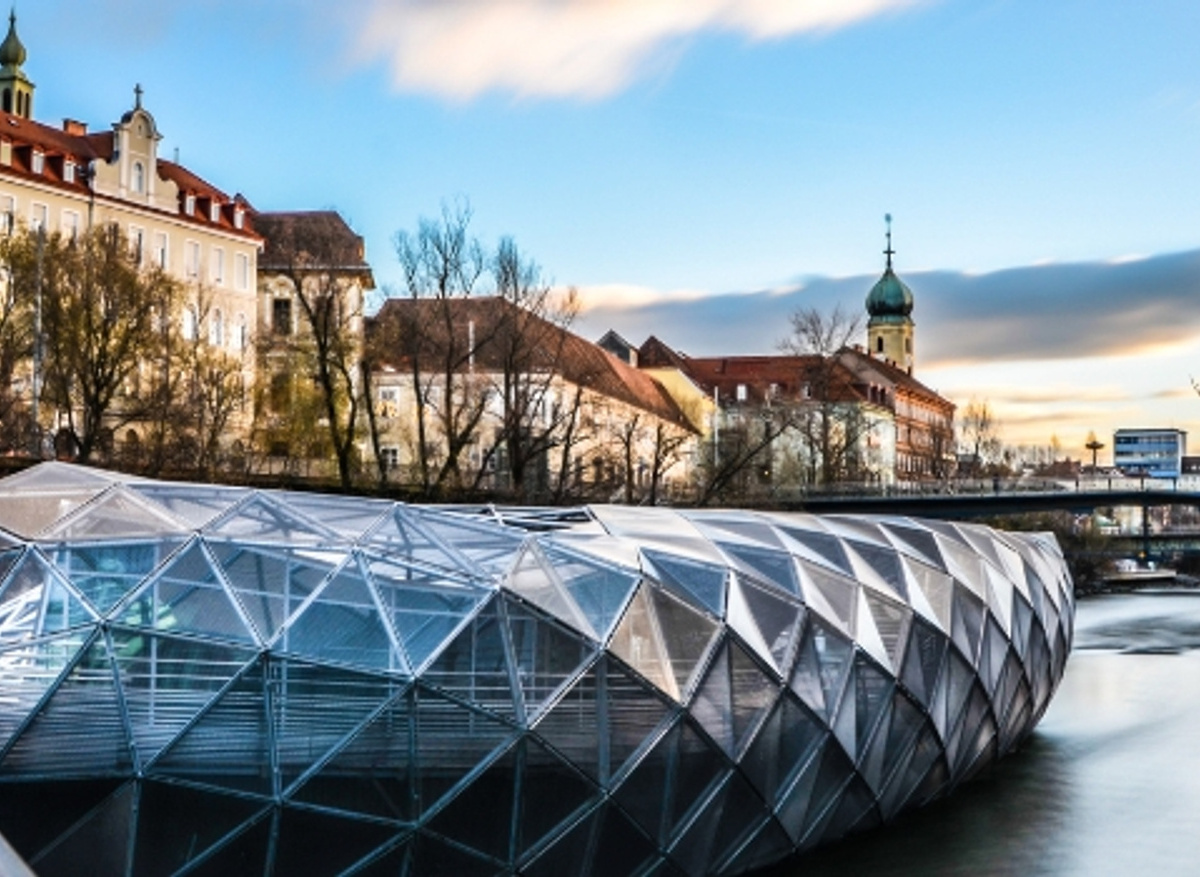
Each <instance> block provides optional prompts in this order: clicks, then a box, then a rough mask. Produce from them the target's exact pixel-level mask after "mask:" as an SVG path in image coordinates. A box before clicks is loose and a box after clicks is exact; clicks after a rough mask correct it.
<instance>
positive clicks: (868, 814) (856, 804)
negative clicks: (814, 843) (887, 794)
mask: <svg viewBox="0 0 1200 877" xmlns="http://www.w3.org/2000/svg"><path fill="white" fill-rule="evenodd" d="M878 823H879V816H878V812H877V811H876V810H875V797H874V795H872V794H871V790H870V789H869V788H868V787H867V785H866V783H864V782H863V780H862V779H861V778H859V777H855V778H854V779H852V780H851V781H850V783H849V784H848V785H847V786H846V788H845V790H844V791H843V792H842V796H841V798H840V800H839V801H838V804H837V809H836V810H835V811H834V812H833V815H832V816H831V817H830V818H829V819H828V820H827V821H826V822H825V825H824V827H823V828H822V830H821V843H828V842H830V841H833V840H837V839H838V838H840V837H843V836H845V835H847V834H849V833H850V832H852V831H861V830H863V829H864V828H869V827H870V826H871V825H877V824H878Z"/></svg>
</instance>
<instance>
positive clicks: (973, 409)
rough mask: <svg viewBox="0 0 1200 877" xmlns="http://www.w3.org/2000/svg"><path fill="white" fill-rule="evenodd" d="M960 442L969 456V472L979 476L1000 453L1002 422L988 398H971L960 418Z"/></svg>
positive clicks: (975, 476)
mask: <svg viewBox="0 0 1200 877" xmlns="http://www.w3.org/2000/svg"><path fill="white" fill-rule="evenodd" d="M958 430H959V444H960V446H961V447H962V449H963V453H964V454H965V455H966V456H967V467H968V469H967V472H966V473H965V474H967V475H969V476H970V477H972V478H977V477H979V475H980V474H982V473H983V471H984V470H985V467H986V466H987V465H988V464H990V463H992V462H994V461H995V460H996V458H997V457H998V456H999V454H1000V449H1001V441H1000V423H999V421H998V420H997V419H996V416H995V414H994V413H993V412H992V406H991V404H990V403H989V402H988V401H987V400H986V399H974V398H973V399H971V401H970V402H968V403H967V405H966V407H965V408H963V411H962V414H961V415H960V416H959V419H958Z"/></svg>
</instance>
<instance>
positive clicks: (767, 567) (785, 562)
mask: <svg viewBox="0 0 1200 877" xmlns="http://www.w3.org/2000/svg"><path fill="white" fill-rule="evenodd" d="M717 544H718V545H719V546H720V547H721V550H722V551H724V552H725V553H726V554H728V555H729V556H730V557H732V558H733V559H734V560H735V561H736V562H738V563H739V565H740V566H742V567H743V568H744V569H745V570H746V571H747V572H749V573H750V574H751V575H753V576H755V577H756V578H761V579H763V580H764V581H766V582H768V583H770V584H772V585H774V586H775V587H777V588H779V589H781V590H783V591H785V592H787V593H788V594H791V595H792V596H794V597H799V596H800V582H799V580H798V579H797V578H796V569H795V567H794V565H793V562H792V556H791V555H790V554H788V553H787V552H786V551H781V550H776V549H771V548H759V547H757V546H753V545H741V544H738V543H735V542H718V543H717Z"/></svg>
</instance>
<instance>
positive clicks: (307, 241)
mask: <svg viewBox="0 0 1200 877" xmlns="http://www.w3.org/2000/svg"><path fill="white" fill-rule="evenodd" d="M254 227H255V228H256V229H257V230H258V232H259V233H260V234H261V235H262V236H263V239H264V241H265V246H264V248H263V252H262V255H261V256H260V257H259V259H258V267H259V269H261V270H266V271H272V270H274V271H279V270H282V269H285V268H288V267H290V265H291V262H292V260H293V259H294V258H295V257H297V256H306V257H308V258H309V259H311V260H313V261H315V262H317V263H320V264H322V265H324V266H328V267H332V268H334V269H339V270H344V271H352V272H366V273H367V274H368V275H369V274H370V272H371V266H370V265H369V264H367V259H366V249H365V247H364V245H363V239H362V238H361V237H360V236H359V235H357V234H355V232H354V229H352V228H350V226H349V225H347V224H346V220H344V219H343V218H342V215H341V214H340V213H338V212H337V211H336V210H291V211H278V212H269V213H255V214H254ZM314 251H315V252H314ZM370 287H371V288H374V281H373V280H372V281H371V283H370Z"/></svg>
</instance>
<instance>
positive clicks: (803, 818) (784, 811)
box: [777, 737, 854, 844]
mask: <svg viewBox="0 0 1200 877" xmlns="http://www.w3.org/2000/svg"><path fill="white" fill-rule="evenodd" d="M853 773H854V765H852V764H851V763H850V762H849V760H847V758H846V754H845V752H843V751H842V747H841V746H839V745H838V743H837V741H836V740H834V739H833V738H832V737H826V738H825V742H824V744H823V745H822V746H821V748H820V749H819V750H818V751H817V752H816V753H815V754H814V756H813V757H812V758H810V759H809V761H808V762H807V763H806V764H805V766H804V768H803V769H802V770H801V771H800V773H799V775H798V776H797V777H796V780H795V782H793V783H792V785H791V787H790V788H789V789H788V790H787V791H786V792H784V793H783V796H782V801H781V803H780V805H779V807H778V811H777V812H778V816H779V822H780V824H781V825H783V827H784V829H785V830H786V831H787V833H788V836H789V837H791V838H792V841H793V842H794V843H797V844H806V839H807V837H808V835H810V834H811V833H812V832H813V829H814V828H816V827H817V826H818V825H819V820H820V817H821V816H822V815H823V814H824V813H825V811H826V809H827V808H828V807H829V805H830V803H831V802H832V801H833V800H834V799H835V798H836V797H837V795H838V793H839V792H840V791H841V789H842V786H843V785H845V782H846V780H847V779H848V778H849V777H850V776H852V775H853Z"/></svg>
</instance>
